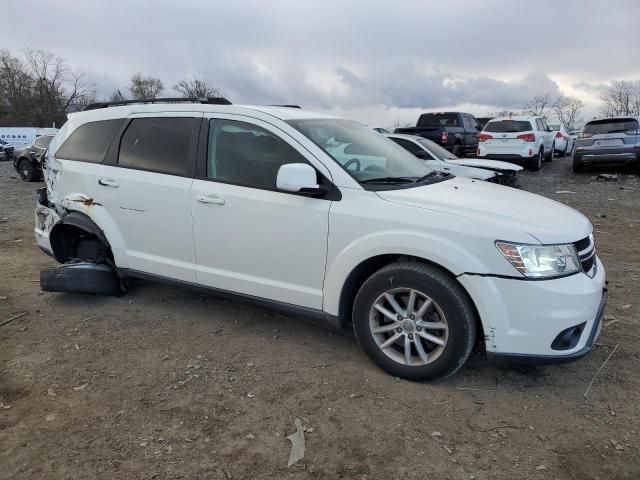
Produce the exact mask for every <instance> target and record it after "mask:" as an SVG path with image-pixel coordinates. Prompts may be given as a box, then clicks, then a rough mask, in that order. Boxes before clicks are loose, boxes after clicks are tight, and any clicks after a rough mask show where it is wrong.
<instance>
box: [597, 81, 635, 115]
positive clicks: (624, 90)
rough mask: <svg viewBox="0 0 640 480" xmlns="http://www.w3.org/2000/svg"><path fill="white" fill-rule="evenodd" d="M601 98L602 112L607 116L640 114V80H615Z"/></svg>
mask: <svg viewBox="0 0 640 480" xmlns="http://www.w3.org/2000/svg"><path fill="white" fill-rule="evenodd" d="M600 100H602V105H601V107H600V113H602V115H604V116H605V117H615V116H620V115H640V82H637V81H636V82H632V81H626V80H621V81H615V80H614V81H613V82H611V86H610V87H609V88H607V90H605V91H604V92H603V93H602V94H601V95H600Z"/></svg>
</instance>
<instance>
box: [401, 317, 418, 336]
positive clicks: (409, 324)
mask: <svg viewBox="0 0 640 480" xmlns="http://www.w3.org/2000/svg"><path fill="white" fill-rule="evenodd" d="M401 326H402V330H403V331H404V333H413V332H415V331H416V322H414V321H413V320H411V319H409V318H405V319H404V320H403V321H402V323H401Z"/></svg>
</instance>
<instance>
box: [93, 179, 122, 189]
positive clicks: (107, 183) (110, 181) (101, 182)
mask: <svg viewBox="0 0 640 480" xmlns="http://www.w3.org/2000/svg"><path fill="white" fill-rule="evenodd" d="M98 184H99V185H102V186H103V187H112V188H118V182H116V181H115V180H114V179H113V178H101V179H100V180H98Z"/></svg>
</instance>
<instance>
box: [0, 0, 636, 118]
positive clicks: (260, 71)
mask: <svg viewBox="0 0 640 480" xmlns="http://www.w3.org/2000/svg"><path fill="white" fill-rule="evenodd" d="M1 15H2V19H3V29H2V30H1V31H0V48H7V49H9V50H11V51H12V52H14V53H19V52H20V51H21V50H23V49H25V48H34V49H46V50H49V51H51V52H54V53H56V54H57V55H60V56H61V57H63V58H65V59H66V60H67V61H68V62H69V63H70V64H72V65H73V66H74V67H76V68H78V69H80V70H82V71H84V72H86V75H87V77H88V78H90V79H91V81H93V82H95V83H96V87H97V89H98V92H99V93H100V94H102V95H109V94H110V93H111V91H113V89H115V88H120V89H122V90H123V92H125V91H127V86H128V79H129V77H130V76H131V74H132V73H134V72H137V71H140V72H142V73H143V74H146V75H153V76H156V77H159V78H161V79H162V81H163V82H164V84H165V87H167V88H170V87H171V86H172V85H173V84H174V83H175V82H176V81H177V80H179V79H181V78H184V77H186V76H189V75H191V74H197V75H201V76H204V77H206V78H208V79H209V80H210V81H211V83H213V84H214V85H215V86H218V87H220V88H222V89H223V90H224V91H225V92H226V95H227V96H228V97H229V99H230V100H232V101H233V102H234V103H262V104H268V103H296V104H300V105H304V106H305V107H307V108H312V109H320V110H331V111H335V112H338V113H342V114H345V115H348V116H351V117H353V118H356V119H358V120H361V121H364V122H367V123H371V124H377V125H385V126H386V125H391V124H392V123H394V122H395V121H396V120H399V121H401V122H405V121H411V120H415V117H416V115H417V113H418V112H419V111H422V110H429V109H455V108H464V109H466V110H469V111H471V112H472V113H476V114H479V115H480V114H484V113H486V112H488V111H495V110H502V109H518V108H521V107H522V105H523V104H524V103H525V102H526V101H527V100H529V99H530V98H531V97H533V96H534V95H536V94H543V93H552V94H559V93H565V94H569V95H576V96H579V97H580V98H582V99H583V100H584V101H585V102H586V103H587V109H586V112H585V114H587V115H588V114H592V113H594V112H595V110H596V109H597V98H598V94H599V92H600V91H601V90H602V88H603V87H606V84H607V83H608V82H610V81H611V80H620V79H640V62H638V60H639V59H640V54H639V53H638V45H639V44H640V28H638V19H639V18H640V1H637V0H607V1H606V2H605V1H578V0H575V1H570V0H567V1H562V0H555V1H553V0H537V1H510V0H483V1H481V2H480V1H458V0H446V1H445V0H440V1H433V2H427V1H406V2H403V1H396V2H390V1H385V2H376V1H372V0H369V1H355V0H354V1H346V0H345V1H333V0H324V1H314V2H312V1H303V0H300V1H295V0H291V1H284V0H264V1H259V0H255V1H242V0H240V1H238V0H235V1H233V0H219V1H214V0H210V1H206V0H201V1H188V0H184V1H181V2H175V1H167V0H155V1H149V2H147V1H144V2H142V1H140V2H135V1H121V0H111V1H105V2H98V1H90V0H84V1H65V2H52V1H50V0H40V1H37V0H4V1H3V2H2V8H1ZM7 19H10V20H11V21H7ZM25 25H29V26H28V31H27V32H26V31H25ZM127 93H128V92H127Z"/></svg>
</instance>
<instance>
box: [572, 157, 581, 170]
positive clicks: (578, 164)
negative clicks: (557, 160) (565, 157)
mask: <svg viewBox="0 0 640 480" xmlns="http://www.w3.org/2000/svg"><path fill="white" fill-rule="evenodd" d="M582 171H584V165H582V162H580V161H576V159H575V158H574V159H573V172H574V173H580V172H582Z"/></svg>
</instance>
